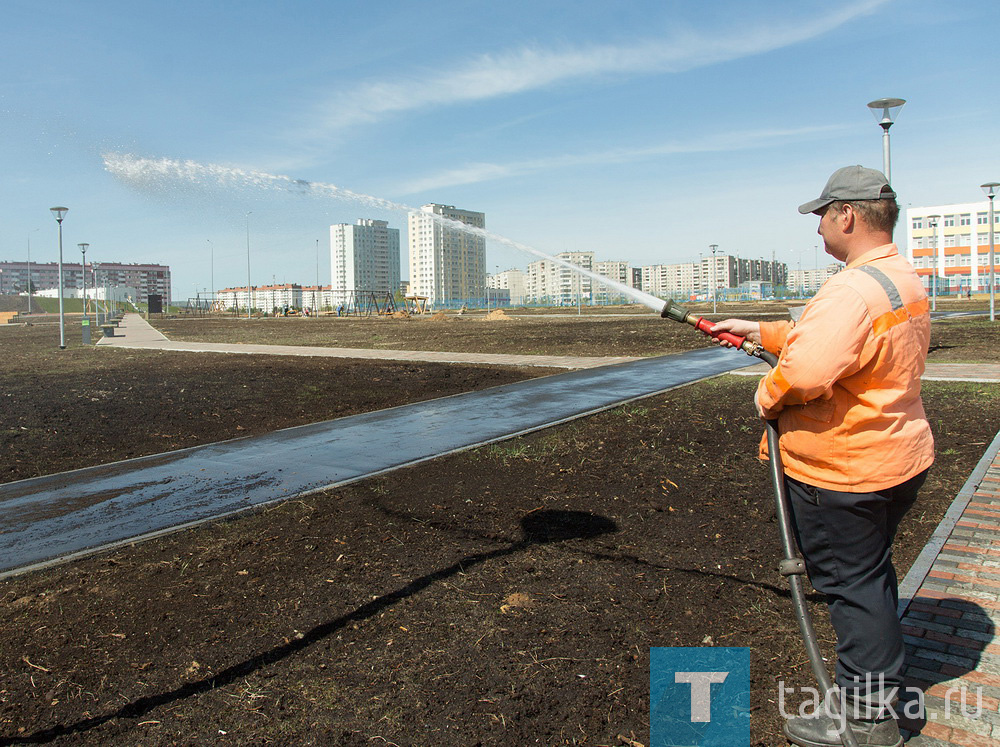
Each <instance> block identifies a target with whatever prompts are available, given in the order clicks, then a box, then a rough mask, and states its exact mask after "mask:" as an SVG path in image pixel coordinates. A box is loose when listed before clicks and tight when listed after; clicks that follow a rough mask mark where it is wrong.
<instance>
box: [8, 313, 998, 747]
mask: <svg viewBox="0 0 1000 747" xmlns="http://www.w3.org/2000/svg"><path fill="white" fill-rule="evenodd" d="M289 321H290V322H292V323H299V321H300V320H289ZM302 323H305V322H302ZM677 326H679V325H677ZM935 326H937V325H935ZM0 332H2V334H3V336H2V337H0V346H2V347H3V359H4V366H3V370H2V371H0V383H2V385H3V389H2V391H3V393H4V395H5V396H3V397H2V398H0V423H2V429H3V430H2V434H0V439H2V440H0V455H2V457H0V458H2V460H3V473H2V474H3V475H4V479H14V478H15V477H27V476H29V475H33V474H42V473H47V472H52V471H56V470H60V469H67V468H69V467H73V466H83V465H85V464H92V463H96V462H99V461H107V460H109V459H119V458H124V457H127V456H134V455H137V454H140V453H150V452H151V451H162V450H165V449H167V448H176V447H181V446H188V445H192V444H194V443H201V442H204V441H212V440H218V439H220V438H226V437H230V436H233V435H243V434H244V433H247V432H263V431H266V430H271V429H273V428H277V427H284V426H288V425H294V424H296V423H298V422H308V421H310V420H320V419H323V418H328V417H335V416H338V415H343V414H348V413H349V412H354V411H360V410H362V409H365V408H369V409H370V408H374V407H382V406H386V405H388V404H394V403H396V402H395V401H394V400H392V399H391V397H398V398H399V400H400V401H403V400H406V399H407V398H410V397H415V398H421V397H426V396H438V395H440V394H447V393H453V392H457V391H461V390H463V389H466V388H472V387H477V386H484V385H491V384H500V383H504V382H506V381H511V380H514V379H517V378H523V377H524V376H528V375H534V374H537V373H539V371H538V370H519V371H510V370H503V369H494V368H485V367H465V366H462V367H444V366H430V365H418V366H411V365H410V364H393V365H386V364H378V365H372V364H369V363H365V362H354V361H336V360H334V361H331V360H328V359H322V360H310V359H296V360H289V359H285V358H265V357H259V358H257V357H253V358H251V357H249V356H222V355H219V356H214V355H203V356H199V355H194V354H181V353H178V354H168V353H153V352H143V351H125V350H86V349H82V348H76V347H71V348H70V350H68V351H65V352H63V353H58V352H52V351H51V347H52V345H51V337H52V331H51V329H49V330H45V331H44V332H43V331H40V330H39V329H38V328H21V330H20V331H17V330H0ZM43 335H44V336H43ZM938 340H939V344H941V345H944V344H950V342H949V341H948V339H947V336H945V337H940V336H939V338H938ZM667 347H669V345H667ZM960 347H961V346H960V345H955V346H954V347H952V349H953V350H957V349H960ZM734 354H735V353H734ZM991 360H992V358H991ZM754 386H755V380H754V379H752V378H746V377H735V376H731V377H721V378H717V379H714V380H711V381H708V382H704V383H702V384H699V385H695V386H689V387H684V388H682V389H678V390H675V391H673V392H670V393H668V394H666V395H662V396H658V397H654V398H650V399H647V400H644V401H642V402H640V403H635V404H632V405H629V406H626V407H621V408H617V409H615V410H611V411H608V412H605V413H602V414H598V415H594V416H591V417H588V418H585V419H581V420H577V421H574V422H573V423H570V424H567V425H563V426H560V427H557V428H551V429H548V430H545V431H542V432H539V433H536V434H534V435H531V436H527V437H524V438H518V439H513V440H510V441H507V442H503V443H501V444H496V445H493V446H489V447H484V448H481V449H477V450H474V451H471V452H466V453H464V454H457V455H453V456H450V457H447V458H443V459H439V460H434V461H432V462H428V463H424V464H422V465H419V466H416V467H413V468H409V469H405V470H399V471H396V472H392V473H389V474H387V475H383V476H381V477H377V478H372V479H369V480H366V481H363V482H360V483H357V484H355V485H353V486H350V487H347V488H344V489H340V490H335V491H329V492H324V493H319V494H316V495H313V496H310V497H308V498H307V499H304V500H297V501H292V502H287V503H284V504H279V505H277V506H275V507H272V508H270V509H268V510H262V511H258V512H256V513H253V514H250V515H245V516H243V517H241V518H239V519H237V520H233V521H227V522H219V523H216V524H212V525H207V526H203V527H201V528H199V529H196V530H190V531H185V532H181V533H177V534H174V535H170V536H168V537H164V538H160V539H157V540H153V541H149V542H146V543H143V544H140V545H137V546H135V547H131V548H126V549H121V550H118V551H115V552H113V553H109V554H104V555H99V556H95V557H91V558H87V559H84V560H79V561H76V562H73V563H69V564H65V565H61V566H57V567H54V568H52V569H49V570H46V571H43V572H37V573H33V574H30V575H28V576H24V577H17V578H13V579H7V580H5V581H3V582H0V594H2V600H3V603H2V605H0V631H2V635H3V641H4V643H3V646H2V647H0V743H38V742H53V743H57V744H81V743H86V744H112V745H135V744H143V745H161V744H162V745H167V744H185V745H187V744H279V745H284V744H299V743H306V744H338V745H382V744H397V745H471V744H488V745H528V744H544V745H554V744H586V745H621V744H627V742H626V741H625V740H623V739H622V738H621V737H620V736H619V735H622V736H624V737H626V738H629V739H635V740H636V741H638V742H639V743H643V744H645V743H646V742H647V741H648V708H649V703H648V692H649V689H648V688H649V685H648V663H649V659H648V656H649V654H648V652H649V647H650V646H702V645H722V646H748V647H750V648H751V649H752V650H753V659H754V664H753V669H752V673H751V674H752V678H753V682H754V685H755V690H756V692H755V695H754V701H753V703H752V704H751V707H752V708H753V709H754V710H752V711H751V718H750V720H749V724H750V728H751V730H752V732H753V736H754V740H755V743H756V744H759V745H779V744H783V743H784V740H783V739H782V738H781V737H779V736H778V734H779V733H780V731H779V723H780V722H779V717H778V715H777V713H776V706H775V703H774V701H775V692H776V689H775V688H776V684H775V683H776V681H777V680H778V679H779V678H784V679H785V680H786V681H788V682H789V683H791V684H797V685H802V684H807V683H808V682H809V681H810V676H809V673H808V665H807V663H806V660H805V656H804V654H803V652H802V646H801V643H800V641H799V640H798V636H797V632H796V629H795V625H794V621H793V619H792V617H791V614H790V605H789V600H788V595H787V593H786V591H785V587H784V584H783V582H782V581H781V579H780V578H779V577H778V575H777V573H776V572H775V570H774V567H775V564H776V559H777V558H778V555H779V549H778V543H777V541H776V530H775V525H774V520H773V512H772V509H771V501H772V498H771V496H770V487H769V485H768V482H767V480H768V478H767V473H766V470H765V469H764V467H763V466H762V465H760V464H759V463H758V462H757V460H756V448H757V440H758V437H759V434H760V430H761V428H760V424H759V421H757V420H756V418H754V417H753V415H752V414H751V412H750V406H749V404H748V403H749V402H750V401H751V398H752V392H753V389H754ZM7 395H10V396H7ZM925 404H926V407H927V410H928V416H929V419H930V421H931V424H932V427H933V428H934V432H935V437H936V439H937V451H938V461H937V465H936V467H935V469H934V470H933V471H932V474H931V477H930V479H929V480H928V483H927V485H926V487H925V488H924V490H923V492H922V496H921V500H920V502H919V504H918V506H917V508H916V509H915V510H914V511H913V512H911V514H910V516H909V517H908V518H907V520H906V521H905V523H904V526H903V528H902V531H901V533H900V537H899V540H898V551H897V565H898V567H899V568H900V571H901V573H902V572H905V569H906V568H908V567H909V565H910V563H911V562H912V560H913V558H914V557H915V556H916V554H917V553H918V552H919V550H920V548H921V547H922V546H923V545H924V543H925V542H926V540H927V538H928V536H929V535H930V533H931V532H932V531H933V528H934V526H935V525H936V523H937V521H938V520H939V519H940V517H941V515H942V513H943V512H944V510H945V509H946V507H947V505H948V504H949V503H950V501H951V499H952V498H953V497H954V495H955V494H956V493H957V491H958V490H959V488H960V487H961V485H962V483H963V482H964V481H965V479H966V478H967V476H968V474H969V472H970V471H971V470H972V468H973V466H974V465H975V463H976V461H977V460H978V459H979V457H980V456H981V454H982V453H983V451H984V449H985V447H986V445H987V444H988V442H989V441H990V440H991V438H992V437H993V435H994V432H995V428H996V423H997V422H998V421H1000V391H998V387H996V386H990V385H970V384H963V385H958V384H938V383H927V384H926V385H925ZM175 413H180V414H175ZM239 428H243V429H244V430H242V431H238V429H239ZM390 446H391V444H390ZM12 457H13V458H12ZM814 601H815V602H816V604H815V605H814V611H815V612H816V613H817V622H818V628H819V632H820V636H821V638H822V639H823V641H824V645H826V647H827V650H828V651H829V650H830V649H829V646H830V643H831V633H830V630H829V628H828V626H827V625H826V622H825V616H824V615H822V614H820V613H821V606H820V605H819V600H814Z"/></svg>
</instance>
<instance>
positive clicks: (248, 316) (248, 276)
mask: <svg viewBox="0 0 1000 747" xmlns="http://www.w3.org/2000/svg"><path fill="white" fill-rule="evenodd" d="M251 215H253V211H252V210H250V211H248V212H247V214H246V219H247V319H249V318H250V312H251V310H252V309H253V300H252V299H251V297H250V216H251Z"/></svg>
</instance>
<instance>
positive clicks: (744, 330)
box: [711, 319, 760, 348]
mask: <svg viewBox="0 0 1000 747" xmlns="http://www.w3.org/2000/svg"><path fill="white" fill-rule="evenodd" d="M711 331H712V333H713V334H714V333H716V332H731V333H732V334H734V335H736V336H737V337H745V338H747V339H748V340H750V342H760V322H751V321H747V320H746V319H723V320H722V321H721V322H719V323H718V324H715V325H713V326H712V330H711ZM717 342H718V343H719V344H720V345H722V347H724V348H731V347H733V346H732V344H731V343H728V342H726V341H725V340H717Z"/></svg>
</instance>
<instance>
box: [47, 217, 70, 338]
mask: <svg viewBox="0 0 1000 747" xmlns="http://www.w3.org/2000/svg"><path fill="white" fill-rule="evenodd" d="M49 210H50V211H51V212H52V217H53V218H55V219H56V223H58V224H59V349H60V350H65V349H66V314H65V311H64V309H63V250H62V222H63V218H65V217H66V213H68V212H69V208H64V207H54V208H49Z"/></svg>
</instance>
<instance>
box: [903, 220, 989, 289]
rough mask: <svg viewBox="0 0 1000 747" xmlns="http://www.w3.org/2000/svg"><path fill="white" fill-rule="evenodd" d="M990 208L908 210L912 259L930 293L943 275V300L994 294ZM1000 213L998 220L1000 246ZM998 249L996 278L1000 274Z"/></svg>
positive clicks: (908, 244) (908, 243)
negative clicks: (969, 294) (953, 295)
mask: <svg viewBox="0 0 1000 747" xmlns="http://www.w3.org/2000/svg"><path fill="white" fill-rule="evenodd" d="M989 213H990V205H989V201H988V200H983V201H982V202H964V203H955V204H951V205H930V206H927V207H917V208H908V209H907V210H906V250H905V251H906V257H907V259H909V260H910V262H911V263H912V264H913V266H914V268H915V269H916V271H917V274H918V275H919V276H920V278H921V280H922V281H923V283H924V287H925V288H927V290H928V292H930V290H931V285H932V281H931V278H932V276H934V275H935V274H936V275H937V283H936V290H937V293H938V294H948V293H965V292H967V291H971V292H973V293H977V292H987V291H989V275H990V220H989V218H990V215H989ZM998 227H1000V211H995V214H994V216H993V241H994V244H996V241H997V233H996V232H997V229H998ZM995 254H996V250H995V248H994V269H993V272H994V275H995V276H996V275H997V274H998V273H1000V267H998V266H997V264H996V256H995Z"/></svg>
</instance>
